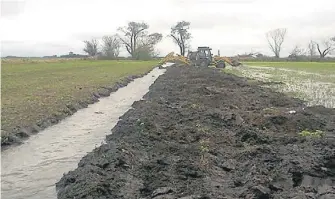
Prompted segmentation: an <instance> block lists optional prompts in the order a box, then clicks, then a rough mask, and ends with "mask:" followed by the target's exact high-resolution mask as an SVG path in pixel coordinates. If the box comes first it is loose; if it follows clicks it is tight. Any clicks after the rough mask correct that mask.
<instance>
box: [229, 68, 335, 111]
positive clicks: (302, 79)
mask: <svg viewBox="0 0 335 199" xmlns="http://www.w3.org/2000/svg"><path fill="white" fill-rule="evenodd" d="M244 65H245V66H246V67H240V68H228V69H227V70H226V71H227V72H229V73H234V74H236V75H239V76H244V77H248V78H252V79H256V80H260V81H264V82H268V83H269V84H267V85H266V86H267V87H271V88H274V89H275V90H277V91H280V92H284V93H287V94H289V95H291V96H293V97H298V98H301V99H303V100H305V101H306V102H307V104H308V105H323V106H326V107H328V108H335V63H334V62H323V63H322V62H244ZM270 82H272V83H270Z"/></svg>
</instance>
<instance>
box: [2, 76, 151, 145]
mask: <svg viewBox="0 0 335 199" xmlns="http://www.w3.org/2000/svg"><path fill="white" fill-rule="evenodd" d="M149 72H150V71H148V72H147V73H144V74H141V75H130V76H127V77H125V78H123V79H121V80H119V81H117V82H116V83H115V84H113V85H112V86H105V87H101V88H100V89H98V91H97V92H95V93H92V95H91V97H89V98H87V99H80V100H78V102H77V103H73V104H66V105H65V107H64V109H63V110H60V111H58V114H55V115H51V116H49V117H46V118H44V119H42V120H40V121H36V124H33V125H31V126H26V127H23V126H17V127H15V128H14V129H12V130H10V132H4V130H2V132H1V151H3V150H6V149H8V147H12V146H17V145H20V144H22V143H23V141H24V140H26V139H28V138H29V137H30V136H31V135H33V134H36V133H38V132H40V131H42V130H44V129H46V128H47V127H49V126H52V125H55V124H58V123H59V122H60V121H62V120H63V119H65V118H67V117H69V116H71V115H73V114H74V113H76V112H77V111H78V110H80V109H83V108H87V106H88V105H89V104H94V103H96V102H98V101H99V98H101V97H107V96H109V95H110V94H111V93H113V92H115V91H117V90H118V89H119V88H122V87H125V86H127V85H128V84H129V83H130V82H132V81H133V80H134V79H137V78H140V77H143V76H145V75H146V74H148V73H149Z"/></svg>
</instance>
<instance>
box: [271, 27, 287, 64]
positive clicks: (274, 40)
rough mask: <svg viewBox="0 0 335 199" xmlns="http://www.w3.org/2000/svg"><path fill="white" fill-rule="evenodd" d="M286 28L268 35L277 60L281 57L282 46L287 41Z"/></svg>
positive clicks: (278, 29) (272, 31) (275, 30)
mask: <svg viewBox="0 0 335 199" xmlns="http://www.w3.org/2000/svg"><path fill="white" fill-rule="evenodd" d="M285 36H286V28H277V29H274V30H271V31H269V32H267V33H266V38H267V40H268V44H269V47H270V49H271V51H272V52H273V53H274V54H275V56H276V57H277V58H279V57H280V51H281V48H282V44H283V42H284V40H285Z"/></svg>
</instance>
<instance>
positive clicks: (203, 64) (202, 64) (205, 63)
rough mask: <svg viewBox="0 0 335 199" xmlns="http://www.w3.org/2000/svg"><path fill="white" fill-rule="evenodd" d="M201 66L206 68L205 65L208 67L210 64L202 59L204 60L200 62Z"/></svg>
mask: <svg viewBox="0 0 335 199" xmlns="http://www.w3.org/2000/svg"><path fill="white" fill-rule="evenodd" d="M199 66H200V67H201V68H205V67H208V64H207V62H206V61H202V62H200V64H199Z"/></svg>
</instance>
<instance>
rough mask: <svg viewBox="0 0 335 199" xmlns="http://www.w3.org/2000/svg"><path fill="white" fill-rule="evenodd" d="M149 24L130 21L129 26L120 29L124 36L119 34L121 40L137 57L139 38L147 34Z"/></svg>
mask: <svg viewBox="0 0 335 199" xmlns="http://www.w3.org/2000/svg"><path fill="white" fill-rule="evenodd" d="M148 28H149V25H148V24H146V23H139V22H133V21H132V22H129V23H128V26H125V27H120V28H119V29H118V31H119V32H121V34H122V36H119V38H120V40H121V42H122V43H123V44H124V45H125V47H126V50H127V52H128V53H129V54H130V55H131V56H132V57H133V58H135V57H136V49H137V41H138V38H140V37H143V36H145V35H146V34H147V33H146V30H147V29H148Z"/></svg>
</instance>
